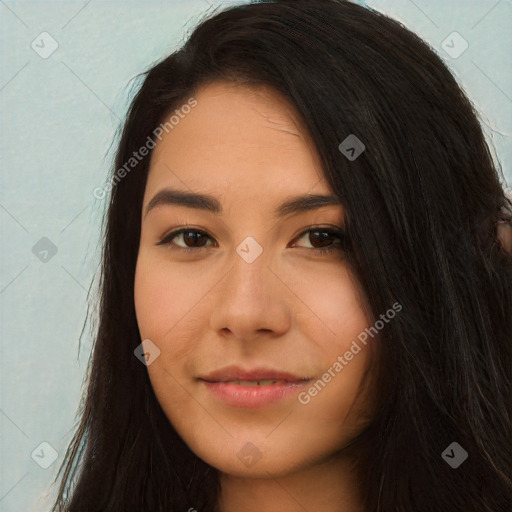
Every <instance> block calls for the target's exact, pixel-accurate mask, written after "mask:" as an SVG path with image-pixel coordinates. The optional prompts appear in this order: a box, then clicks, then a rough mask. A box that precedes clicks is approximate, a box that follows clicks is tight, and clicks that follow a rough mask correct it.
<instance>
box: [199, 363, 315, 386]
mask: <svg viewBox="0 0 512 512" xmlns="http://www.w3.org/2000/svg"><path fill="white" fill-rule="evenodd" d="M199 379H200V380H204V381H206V382H237V383H243V382H254V383H256V382H260V383H261V382H262V381H272V382H274V383H275V382H284V383H293V382H295V383H297V382H304V381H308V380H310V378H309V377H301V376H298V375H293V374H291V373H288V372H283V371H280V370H274V369H269V368H255V369H252V370H244V369H243V368H240V367H238V366H227V367H225V368H221V369H220V370H215V371H214V372H211V373H209V374H208V375H205V376H203V377H199ZM270 383H271V382H265V384H270Z"/></svg>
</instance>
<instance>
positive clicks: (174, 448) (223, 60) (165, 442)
mask: <svg viewBox="0 0 512 512" xmlns="http://www.w3.org/2000/svg"><path fill="white" fill-rule="evenodd" d="M143 76H144V80H143V83H142V85H141V87H140V89H139V91H138V92H137V94H136V96H135V97H134V99H133V102H132V104H131V107H130V110H129V112H128V115H127V118H126V120H125V123H124V128H123V131H122V134H121V138H120V141H119V145H118V150H117V155H116V160H115V166H114V168H113V173H114V172H117V171H118V170H119V169H121V168H122V167H123V166H124V165H125V164H126V162H128V161H129V159H130V158H131V157H132V155H133V152H134V151H137V150H138V149H139V148H141V147H142V146H144V145H146V144H147V141H148V140H153V141H154V140H156V138H155V134H154V131H155V129H156V127H158V126H159V125H160V124H161V123H162V122H163V121H164V120H165V119H166V116H168V115H169V113H170V112H172V111H173V110H174V109H177V108H179V107H180V106H181V105H183V104H184V103H186V102H187V100H188V99H189V98H190V97H192V96H193V95H194V94H195V92H196V91H197V90H198V88H199V87H200V86H201V85H204V84H205V83H207V82H211V81H213V80H229V81H232V82H235V83H240V84H251V85H254V86H258V85H268V86H271V87H273V88H274V89H275V90H277V91H279V92H280V93H281V94H283V95H284V96H285V97H286V98H287V99H288V100H289V101H290V103H291V104H293V105H294V106H295V107H296V109H297V110H298V112H299V113H300V115H301V116H302V118H303V120H304V123H305V126H306V127H307V129H308V131H309V133H310V135H311V138H312V140H313V142H314V144H315V146H316V150H317V151H318V154H319V155H320V158H321V160H322V163H323V172H324V176H325V179H326V181H327V183H328V184H329V185H330V187H331V189H332V191H333V193H334V194H336V196H337V197H338V198H339V199H340V201H341V202H342V204H343V205H344V208H345V211H346V223H345V224H346V227H347V232H348V234H349V238H350V240H352V244H351V251H350V256H349V257H350V260H349V261H350V265H351V268H352V269H353V271H354V273H355V275H356V276H357V278H358V279H359V281H360V283H361V285H362V286H363V288H364V291H365V293H366V295H367V297H368V301H369V307H370V309H371V311H372V312H373V314H374V315H375V316H378V314H379V313H382V312H384V311H386V310H387V309H388V308H389V306H390V304H393V303H394V302H399V303H400V304H401V305H402V307H403V309H402V311H401V313H400V315H397V316H396V318H395V319H394V320H393V322H390V323H389V325H387V327H386V328H385V329H383V330H382V331H381V333H380V340H379V344H380V345H379V348H380V358H379V361H378V365H379V370H380V371H379V381H378V385H377V389H378V392H379V400H378V404H379V406H378V411H377V414H376V416H375V419H374V421H373V423H372V424H371V426H370V427H369V428H368V429H367V430H366V431H365V432H363V433H362V434H361V436H359V438H358V439H357V440H356V442H357V446H358V451H357V457H358V459H357V470H358V474H359V476H360V484H361V489H362V495H363V496H364V497H365V510H366V511H368V512H448V511H450V512H506V511H509V510H510V509H509V506H510V503H511V496H512V483H511V473H512V470H511V446H512V439H511V436H512V426H511V369H512V258H511V256H510V255H509V254H507V253H506V252H505V251H504V250H503V249H502V247H501V246H500V244H499V241H498V240H497V236H496V224H495V223H496V220H497V219H498V218H499V217H503V216H505V217H506V216H507V215H509V213H507V212H510V210H511V204H510V201H508V200H507V199H506V196H505V195H504V192H503V186H502V180H501V178H500V170H499V164H498V163H496V162H494V161H493V158H492V156H491V154H490V151H489V148H488V145H487V143H486V141H485V137H484V135H483V132H482V128H481V125H480V122H479V120H478V118H479V116H478V113H477V110H476V109H475V107H474V106H473V105H472V104H471V102H470V101H469V100H468V98H467V97H466V95H465V94H464V93H463V91H462V90H461V87H460V86H459V85H458V84H457V82H456V80H455V79H454V77H453V76H452V74H451V73H450V71H449V70H448V68H447V67H446V65H445V64H444V63H443V61H442V60H441V59H440V58H439V57H438V56H437V55H436V53H435V52H434V51H433V50H432V49H431V48H430V47H429V46H428V45H427V44H426V43H425V42H424V41H422V40H421V39H420V38H419V37H417V36H416V35H415V34H414V33H412V32H410V31H409V30H407V29H406V28H405V27H404V26H403V25H401V24H400V23H398V22H397V21H394V20H392V19H390V18H389V17H386V16H385V15H383V14H381V13H379V12H376V11H373V10H371V9H369V8H364V7H361V6H359V5H356V4H353V3H350V2H348V1H343V0H296V1H293V0H283V1H276V2H264V3H252V4H246V5H238V6H235V7H230V8H227V9H224V10H223V11H221V12H218V13H216V14H215V15H213V16H211V17H210V18H208V19H205V20H203V21H202V22H201V23H200V24H199V25H198V26H197V28H196V29H195V30H194V31H193V33H192V34H191V36H190V38H189V39H188V40H187V41H186V43H185V44H184V46H183V47H182V48H181V49H179V50H178V51H176V52H175V53H173V54H172V55H170V56H168V57H167V58H165V59H164V60H162V61H161V62H159V63H157V64H156V65H154V66H153V67H152V68H151V69H149V71H147V72H146V73H144V75H143ZM349 134H355V135H356V136H357V137H358V138H359V139H360V140H361V141H363V143H364V144H365V151H364V152H363V153H362V154H361V155H360V156H359V157H358V158H357V159H355V160H353V161H350V160H349V159H347V158H346V156H345V155H344V154H342V152H341V151H340V150H339V148H338V146H339V144H340V143H341V142H342V141H343V140H344V139H345V138H346V137H347V136H348V135H349ZM149 159H150V155H149V156H147V157H145V158H143V159H141V161H140V162H138V164H137V165H136V166H135V167H134V168H133V169H130V172H129V173H127V174H126V176H124V177H122V179H116V180H115V183H114V184H113V186H112V187H111V189H112V190H111V192H110V194H109V198H110V201H109V205H108V210H107V211H106V215H105V225H104V231H103V237H104V238H103V239H104V245H103V254H102V273H101V283H100V290H99V293H100V312H99V323H98V326H97V332H96V335H95V343H94V349H93V354H92V359H91V362H90V365H89V369H88V374H87V376H86V377H87V379H88V389H87V391H86V395H85V396H84V400H83V402H82V404H81V407H80V411H79V412H80V422H79V425H78V427H77V430H76V433H75V435H74V438H73V440H72V443H71V444H70V446H69V448H68V451H67V453H66V457H65V461H64V463H63V465H62V467H61V471H62V470H64V474H63V476H62V481H61V484H60V490H59V495H58V498H57V500H56V502H55V505H54V507H53V512H57V511H62V512H63V511H67V512H79V511H84V512H85V511H86V512H100V511H101V512H104V511H108V512H128V511H132V510H133V511H138V512H140V511H166V512H174V511H176V512H178V511H179V512H183V511H186V510H189V508H193V509H195V510H198V511H205V512H211V511H213V510H215V508H216V504H217V498H218V493H219V478H218V473H217V470H216V469H215V468H213V467H211V466H209V465H207V464H206V463H204V462H203V461H202V460H200V459H199V458H198V457H197V456H196V455H195V454H194V453H192V452H191V451H190V450H189V448H188V447H187V446H186V445H185V443H184V442H183V441H182V440H181V438H180V437H179V436H178V435H177V433H176V431H175V430H174V428H173V426H172V425H171V424H170V423H169V421H168V419H167V417H166V416H165V414H164V413H163V411H162V409H161V407H160V405H159V403H158V402H157V400H156V398H155V395H154V392H153V390H152V387H151V384H150V381H149V377H148V373H147V369H146V368H145V366H144V365H142V364H141V363H140V361H139V360H138V359H137V358H136V357H135V356H134V349H135V348H136V347H137V346H138V345H139V344H140V343H141V339H140V335H139V330H138V326H137V322H136V317H135V308H134V296H133V289H134V273H135V264H136V260H137V252H138V246H139V238H140V223H141V207H142V199H143V195H144V190H145V183H146V178H147V174H148V168H149ZM117 176H118V175H117ZM113 178H114V174H113V175H112V179H113ZM452 442H457V443H458V444H459V445H460V446H461V447H463V448H464V450H465V451H466V452H467V453H468V458H467V460H465V461H464V462H463V463H462V464H461V465H460V466H459V467H458V468H457V469H453V468H452V467H451V466H450V465H449V464H447V463H446V461H445V460H444V459H443V457H442V456H441V454H442V453H443V451H444V450H445V449H446V448H447V447H448V446H449V445H450V444H451V443H452ZM59 475H60V471H59Z"/></svg>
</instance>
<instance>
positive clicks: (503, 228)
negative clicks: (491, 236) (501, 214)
mask: <svg viewBox="0 0 512 512" xmlns="http://www.w3.org/2000/svg"><path fill="white" fill-rule="evenodd" d="M496 235H497V238H498V241H499V243H500V245H501V248H502V249H503V250H504V251H505V252H508V253H509V254H510V255H511V256H512V222H508V221H504V220H500V221H498V222H497V223H496Z"/></svg>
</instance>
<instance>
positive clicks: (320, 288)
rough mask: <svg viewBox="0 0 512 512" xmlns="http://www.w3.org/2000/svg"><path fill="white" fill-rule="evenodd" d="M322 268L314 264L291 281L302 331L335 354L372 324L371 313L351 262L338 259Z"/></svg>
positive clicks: (321, 347) (297, 316) (296, 312)
mask: <svg viewBox="0 0 512 512" xmlns="http://www.w3.org/2000/svg"><path fill="white" fill-rule="evenodd" d="M319 267H320V266H317V267H314V266H311V268H307V269H304V271H302V272H300V273H298V274H297V275H289V276H288V279H287V280H288V283H289V284H290V289H291V290H292V291H293V293H294V295H295V296H296V297H297V299H298V300H297V301H296V303H297V306H296V308H297V309H295V308H294V312H295V318H296V320H297V321H298V323H299V324H300V329H301V331H304V334H306V337H307V338H308V339H310V340H312V341H313V342H315V343H316V344H317V346H318V347H319V349H320V350H321V351H322V352H327V353H331V354H332V353H333V352H337V351H340V350H343V351H344V350H346V349H345V346H346V345H348V346H350V342H351V341H352V339H353V338H355V337H357V335H358V334H359V333H361V332H362V331H364V329H365V328H366V327H368V325H369V321H370V320H369V319H370V316H369V314H368V313H367V312H366V309H365V305H364V303H365V300H364V292H363V290H362V288H361V287H360V285H359V284H358V282H357V280H356V279H355V277H354V276H353V274H352V272H351V271H350V269H349V267H348V265H346V264H340V263H339V262H336V263H333V264H332V265H324V266H322V267H321V270H319ZM283 275H284V274H283ZM285 279H286V276H285V277H284V279H283V280H285Z"/></svg>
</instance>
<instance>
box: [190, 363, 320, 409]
mask: <svg viewBox="0 0 512 512" xmlns="http://www.w3.org/2000/svg"><path fill="white" fill-rule="evenodd" d="M198 380H199V381H200V382H202V383H203V384H204V385H205V387H206V389H207V390H208V391H209V392H210V393H211V394H212V396H213V397H215V399H217V400H219V399H220V400H221V401H222V402H223V403H224V404H227V405H229V406H232V407H239V408H256V407H263V406H267V405H271V404H273V403H276V402H279V401H281V400H283V399H285V398H287V397H292V396H293V395H296V394H297V393H298V392H299V391H300V390H301V389H302V388H303V387H304V386H306V384H307V383H308V382H309V381H310V380H311V379H310V378H308V377H301V376H298V375H293V374H291V373H288V372H283V371H280V370H274V369H268V368H255V369H252V370H244V369H242V368H240V367H236V366H229V367H226V368H222V369H220V370H216V371H214V372H211V373H209V374H208V375H206V376H204V377H199V378H198Z"/></svg>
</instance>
